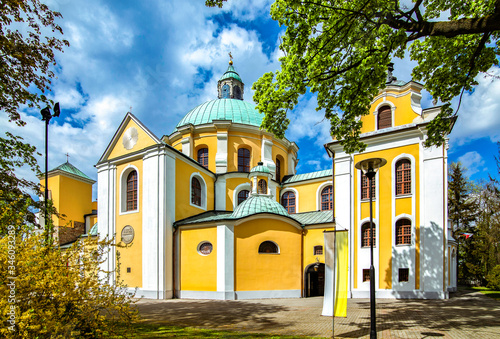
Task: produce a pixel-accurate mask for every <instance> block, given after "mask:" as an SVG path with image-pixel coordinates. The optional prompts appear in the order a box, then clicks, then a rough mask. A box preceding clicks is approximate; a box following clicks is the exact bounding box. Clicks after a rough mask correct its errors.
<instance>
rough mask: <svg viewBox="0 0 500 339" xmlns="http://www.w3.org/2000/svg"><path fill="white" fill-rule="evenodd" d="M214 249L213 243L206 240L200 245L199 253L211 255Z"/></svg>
mask: <svg viewBox="0 0 500 339" xmlns="http://www.w3.org/2000/svg"><path fill="white" fill-rule="evenodd" d="M212 249H213V246H212V243H211V242H209V241H204V242H202V243H200V244H199V245H198V253H200V254H201V255H209V254H210V253H212Z"/></svg>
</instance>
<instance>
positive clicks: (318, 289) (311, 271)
mask: <svg viewBox="0 0 500 339" xmlns="http://www.w3.org/2000/svg"><path fill="white" fill-rule="evenodd" d="M305 273H306V274H305V284H304V286H305V296H306V297H319V296H323V295H324V294H325V264H321V263H318V264H312V265H309V266H308V267H307V268H306V272H305Z"/></svg>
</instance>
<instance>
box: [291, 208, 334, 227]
mask: <svg viewBox="0 0 500 339" xmlns="http://www.w3.org/2000/svg"><path fill="white" fill-rule="evenodd" d="M290 216H291V217H292V218H293V219H295V220H297V221H298V222H299V223H300V224H301V225H314V224H326V223H330V222H333V212H332V211H314V212H303V213H297V214H290Z"/></svg>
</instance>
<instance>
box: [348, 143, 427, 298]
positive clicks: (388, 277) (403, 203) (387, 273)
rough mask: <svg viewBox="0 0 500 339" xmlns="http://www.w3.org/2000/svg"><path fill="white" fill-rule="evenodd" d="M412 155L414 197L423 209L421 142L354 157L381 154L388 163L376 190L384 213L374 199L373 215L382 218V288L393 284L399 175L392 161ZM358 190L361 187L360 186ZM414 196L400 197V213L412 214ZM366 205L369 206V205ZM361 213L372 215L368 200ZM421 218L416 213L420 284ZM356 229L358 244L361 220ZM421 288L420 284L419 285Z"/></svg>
mask: <svg viewBox="0 0 500 339" xmlns="http://www.w3.org/2000/svg"><path fill="white" fill-rule="evenodd" d="M403 153H404V154H411V155H412V156H413V157H414V158H415V162H414V163H412V166H413V167H412V171H414V173H415V174H416V175H415V180H416V182H415V189H416V191H417V192H415V195H414V196H413V197H414V199H416V210H417V211H418V210H419V200H420V199H419V196H420V195H419V191H418V190H419V187H420V178H419V175H418V173H419V172H420V168H419V145H418V144H414V145H409V146H403V147H397V148H391V149H387V150H383V151H378V152H371V153H363V154H358V155H355V156H354V163H357V162H359V161H361V160H363V159H368V158H374V157H379V158H384V159H386V160H387V164H386V165H385V166H384V167H382V168H380V169H379V174H378V177H379V182H378V184H377V187H376V189H377V190H378V194H379V199H380V201H379V202H378V203H379V209H380V216H377V215H376V210H375V206H376V205H375V204H376V202H375V201H374V203H373V204H374V205H373V206H374V214H373V217H374V218H377V219H378V224H377V225H376V227H378V228H379V238H380V239H379V245H380V250H379V272H380V275H379V286H380V288H381V289H389V288H391V286H392V245H393V244H394V241H395V240H394V239H393V238H392V230H393V228H394V227H395V225H393V224H392V216H393V213H394V212H393V211H392V207H391V206H392V190H393V187H392V184H393V183H392V178H394V176H395V174H394V173H392V171H393V169H392V162H393V160H394V158H396V157H397V156H399V155H401V154H403ZM354 178H355V179H354V187H358V182H357V181H358V180H357V179H358V175H355V176H354ZM356 192H357V188H356ZM357 199H359V197H356V200H355V204H354V206H355V215H357V209H358V203H357ZM411 199H412V198H399V199H396V215H398V214H399V213H407V214H410V215H411ZM365 205H366V206H365ZM361 213H362V217H361V218H366V217H368V216H369V204H368V203H362V207H361ZM419 225H420V219H419V215H418V214H417V215H416V216H415V227H416V235H417V236H416V239H415V240H416V264H415V270H416V277H417V278H416V279H417V286H418V284H419V280H418V279H419V278H418V277H419V273H420V272H419V253H420V251H419V248H420V245H419V240H420V237H419V233H420V228H419ZM355 230H356V232H354V241H355V242H354V243H355V244H358V243H359V240H358V237H359V236H360V232H361V225H359V224H358V223H357V225H356V227H355ZM357 254H358V253H357V246H356V247H355V253H354V256H355V258H356V259H355V260H354V265H355V267H354V288H357ZM416 288H418V287H416Z"/></svg>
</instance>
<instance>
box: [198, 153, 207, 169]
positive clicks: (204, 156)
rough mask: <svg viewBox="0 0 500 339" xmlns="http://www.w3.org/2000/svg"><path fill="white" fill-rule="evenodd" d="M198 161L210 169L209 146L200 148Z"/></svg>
mask: <svg viewBox="0 0 500 339" xmlns="http://www.w3.org/2000/svg"><path fill="white" fill-rule="evenodd" d="M198 162H199V163H200V165H201V166H203V167H205V168H207V169H208V148H200V149H199V150H198Z"/></svg>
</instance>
